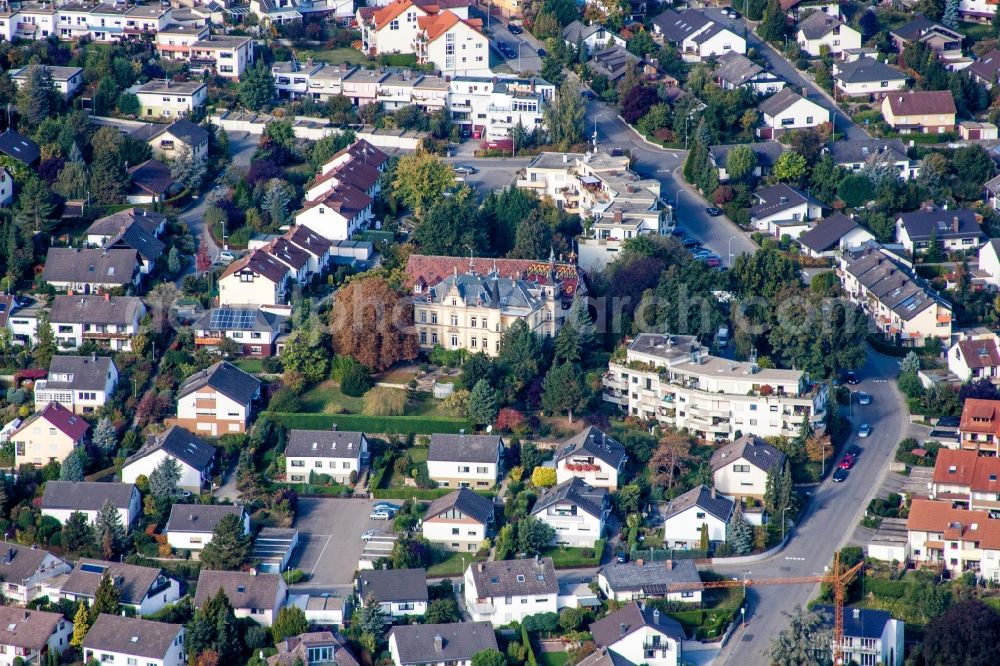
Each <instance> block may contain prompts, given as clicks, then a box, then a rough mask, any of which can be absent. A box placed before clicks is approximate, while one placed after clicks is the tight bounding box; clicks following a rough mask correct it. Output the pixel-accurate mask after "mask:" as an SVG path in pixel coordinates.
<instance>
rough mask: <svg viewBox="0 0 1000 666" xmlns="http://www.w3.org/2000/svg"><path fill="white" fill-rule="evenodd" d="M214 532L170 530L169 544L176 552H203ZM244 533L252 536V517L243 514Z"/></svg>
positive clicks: (168, 533)
mask: <svg viewBox="0 0 1000 666" xmlns="http://www.w3.org/2000/svg"><path fill="white" fill-rule="evenodd" d="M212 533H213V530H203V531H182V530H169V531H168V532H167V543H168V544H170V547H171V548H173V549H175V550H202V549H203V548H204V547H205V544H207V543H209V542H210V541H211V540H212ZM243 533H244V534H250V516H248V515H247V514H246V513H244V514H243Z"/></svg>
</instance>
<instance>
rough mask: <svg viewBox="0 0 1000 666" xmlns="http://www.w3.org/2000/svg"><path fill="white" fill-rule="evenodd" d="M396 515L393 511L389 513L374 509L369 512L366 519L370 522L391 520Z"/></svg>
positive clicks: (384, 510) (385, 510)
mask: <svg viewBox="0 0 1000 666" xmlns="http://www.w3.org/2000/svg"><path fill="white" fill-rule="evenodd" d="M395 515H396V512H395V511H389V510H387V509H376V510H375V511H372V512H371V515H369V516H368V517H369V518H371V519H372V520H392V518H393V516H395Z"/></svg>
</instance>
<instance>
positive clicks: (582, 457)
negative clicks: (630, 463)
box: [555, 426, 628, 491]
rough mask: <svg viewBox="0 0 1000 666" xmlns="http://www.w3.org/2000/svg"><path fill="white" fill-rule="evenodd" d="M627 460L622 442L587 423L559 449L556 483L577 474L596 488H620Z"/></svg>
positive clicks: (556, 460)
mask: <svg viewBox="0 0 1000 666" xmlns="http://www.w3.org/2000/svg"><path fill="white" fill-rule="evenodd" d="M627 460H628V455H627V454H626V453H625V447H624V446H623V445H622V443H621V442H619V441H618V440H617V439H615V438H614V437H611V436H610V435H608V434H607V433H606V432H604V431H603V430H600V429H598V428H595V427H594V426H587V427H586V428H584V429H583V430H582V431H580V432H579V433H577V434H576V435H574V436H573V437H570V438H569V439H568V440H566V442H565V443H564V444H563V446H562V448H560V449H559V450H558V451H557V452H556V455H555V464H556V483H562V482H564V481H568V480H569V479H572V478H578V479H581V480H583V481H586V482H587V484H588V485H591V486H593V487H595V488H607V489H608V490H612V491H613V490H617V489H618V480H619V477H620V476H621V475H622V473H623V472H624V471H625V462H626V461H627Z"/></svg>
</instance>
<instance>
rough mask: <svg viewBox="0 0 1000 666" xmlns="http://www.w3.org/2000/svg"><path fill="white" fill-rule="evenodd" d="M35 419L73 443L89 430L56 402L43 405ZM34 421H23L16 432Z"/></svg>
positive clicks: (79, 418)
mask: <svg viewBox="0 0 1000 666" xmlns="http://www.w3.org/2000/svg"><path fill="white" fill-rule="evenodd" d="M37 418H39V419H45V420H46V421H48V422H49V423H51V424H52V425H53V426H54V427H56V428H58V429H59V430H60V431H61V432H62V433H63V434H64V435H66V436H67V437H69V438H70V439H71V440H73V441H74V442H78V441H80V440H81V439H83V436H84V435H86V434H87V429H88V428H90V425H89V424H88V423H87V422H86V421H84V420H83V418H82V417H80V416H77V415H76V414H74V413H73V412H71V411H70V410H68V409H66V408H65V407H63V406H62V405H61V404H60V403H58V402H50V403H49V404H47V405H45V407H44V408H43V409H42V411H40V412H39V413H38V415H37ZM34 420H35V419H28V420H27V421H25V422H24V424H22V425H21V427H20V428H19V429H18V432H20V431H21V430H24V429H25V428H27V427H28V424H30V423H31V422H33V421H34Z"/></svg>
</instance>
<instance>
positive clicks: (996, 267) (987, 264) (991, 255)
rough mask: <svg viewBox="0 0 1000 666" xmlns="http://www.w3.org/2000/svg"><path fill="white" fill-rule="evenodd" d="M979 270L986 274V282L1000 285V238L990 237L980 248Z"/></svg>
mask: <svg viewBox="0 0 1000 666" xmlns="http://www.w3.org/2000/svg"><path fill="white" fill-rule="evenodd" d="M979 270H980V271H981V272H983V273H985V274H986V276H987V277H986V278H985V279H986V282H988V283H989V284H991V285H994V286H1000V240H994V239H990V240H988V241H986V243H984V244H983V246H982V247H981V248H979Z"/></svg>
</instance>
